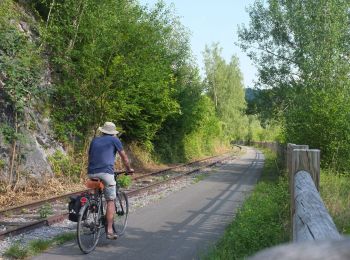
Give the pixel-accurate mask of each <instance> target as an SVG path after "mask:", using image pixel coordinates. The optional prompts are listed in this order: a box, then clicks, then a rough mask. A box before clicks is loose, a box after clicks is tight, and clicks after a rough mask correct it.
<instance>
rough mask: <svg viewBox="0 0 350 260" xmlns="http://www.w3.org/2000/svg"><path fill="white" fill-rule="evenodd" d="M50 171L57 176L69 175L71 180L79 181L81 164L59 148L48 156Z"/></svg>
mask: <svg viewBox="0 0 350 260" xmlns="http://www.w3.org/2000/svg"><path fill="white" fill-rule="evenodd" d="M48 161H49V162H50V164H51V168H52V171H53V172H54V173H55V175H56V176H57V177H69V178H70V179H71V180H72V181H79V178H80V172H81V166H80V165H79V164H78V163H77V162H75V161H74V159H73V158H72V157H70V156H68V155H65V154H64V153H63V152H61V151H60V150H57V151H55V153H54V154H52V155H50V156H48Z"/></svg>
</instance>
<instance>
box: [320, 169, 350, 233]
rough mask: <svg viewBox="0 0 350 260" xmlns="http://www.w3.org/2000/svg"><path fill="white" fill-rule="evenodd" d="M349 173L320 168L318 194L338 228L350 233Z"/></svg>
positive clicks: (341, 231)
mask: <svg viewBox="0 0 350 260" xmlns="http://www.w3.org/2000/svg"><path fill="white" fill-rule="evenodd" d="M349 190H350V175H349V173H347V174H341V173H335V172H334V171H333V170H330V169H321V178H320V194H321V196H322V200H323V201H324V203H325V205H326V207H327V209H328V211H329V213H330V215H331V216H332V219H333V220H334V222H335V224H336V226H337V228H338V230H339V232H340V233H342V234H344V235H345V234H346V235H349V234H350V223H349V218H350V208H349V203H350V196H349Z"/></svg>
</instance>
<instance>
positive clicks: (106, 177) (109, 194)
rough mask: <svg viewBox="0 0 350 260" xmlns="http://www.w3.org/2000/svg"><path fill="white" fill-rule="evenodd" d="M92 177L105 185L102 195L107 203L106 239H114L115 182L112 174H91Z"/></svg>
mask: <svg viewBox="0 0 350 260" xmlns="http://www.w3.org/2000/svg"><path fill="white" fill-rule="evenodd" d="M91 175H93V176H94V177H97V178H99V179H101V180H102V181H103V184H104V185H105V188H104V195H105V199H106V201H107V209H106V220H107V238H112V239H115V238H116V236H114V235H113V233H114V232H113V219H114V214H115V206H114V204H115V202H114V201H115V198H116V181H115V179H114V175H113V174H109V173H96V174H91ZM91 175H89V177H91Z"/></svg>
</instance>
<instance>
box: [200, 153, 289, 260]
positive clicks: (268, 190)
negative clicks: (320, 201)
mask: <svg viewBox="0 0 350 260" xmlns="http://www.w3.org/2000/svg"><path fill="white" fill-rule="evenodd" d="M264 154H265V165H264V169H263V173H262V176H261V179H260V181H259V182H258V184H257V185H256V188H255V189H254V191H253V193H252V194H251V196H250V197H249V198H248V199H247V200H246V201H245V203H244V204H243V206H242V208H241V209H240V210H239V211H238V213H237V215H236V217H235V219H234V220H233V222H232V223H231V224H230V225H229V226H228V228H227V229H226V231H225V234H224V236H223V237H222V238H221V240H220V241H219V242H218V243H217V245H216V246H215V247H214V248H213V249H212V250H211V251H210V252H209V254H208V255H207V256H205V257H204V259H244V258H245V257H247V256H250V255H252V254H254V253H256V252H257V251H259V250H261V249H264V248H267V247H271V246H274V245H277V244H280V243H283V242H286V241H288V239H289V232H288V230H289V223H288V221H289V200H288V198H289V196H288V182H287V178H286V177H285V176H281V174H280V173H279V171H278V167H277V163H276V160H277V158H276V155H275V154H273V153H272V152H270V151H269V150H264Z"/></svg>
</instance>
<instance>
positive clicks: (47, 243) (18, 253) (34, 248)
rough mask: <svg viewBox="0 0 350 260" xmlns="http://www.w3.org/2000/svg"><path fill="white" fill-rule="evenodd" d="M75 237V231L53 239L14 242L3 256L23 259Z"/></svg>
mask: <svg viewBox="0 0 350 260" xmlns="http://www.w3.org/2000/svg"><path fill="white" fill-rule="evenodd" d="M75 237H76V234H75V233H63V234H60V235H58V236H56V237H54V238H53V239H48V240H42V239H37V240H32V241H30V242H29V243H28V244H27V245H23V244H22V245H20V244H19V243H15V244H13V245H12V246H10V247H9V248H8V249H7V250H6V251H5V253H4V256H6V257H10V258H14V259H25V258H27V257H29V256H34V255H37V254H39V253H41V252H43V251H45V250H46V249H48V248H49V247H51V246H53V245H61V244H63V243H65V242H67V241H70V240H73V239H74V238H75Z"/></svg>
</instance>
